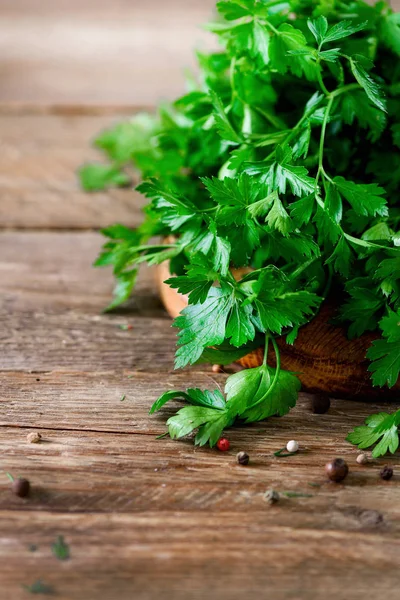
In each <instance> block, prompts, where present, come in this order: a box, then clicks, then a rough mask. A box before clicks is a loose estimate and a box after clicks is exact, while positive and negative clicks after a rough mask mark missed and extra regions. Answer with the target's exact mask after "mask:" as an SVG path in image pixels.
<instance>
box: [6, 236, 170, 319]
mask: <svg viewBox="0 0 400 600" xmlns="http://www.w3.org/2000/svg"><path fill="white" fill-rule="evenodd" d="M104 241H105V238H104V237H103V236H101V235H100V234H99V233H95V232H84V233H82V232H64V233H60V232H42V231H41V232H27V231H24V232H20V231H18V232H9V231H3V232H0V282H1V290H0V299H1V305H2V306H3V308H5V307H7V306H8V307H12V310H13V312H15V311H17V310H21V311H22V312H23V311H26V310H44V309H49V310H50V312H53V313H54V312H57V311H60V310H64V311H65V310H67V311H70V310H84V311H87V312H89V313H90V314H91V315H93V316H96V315H100V312H101V311H102V309H103V308H105V307H106V306H107V305H108V304H109V302H110V301H111V298H112V289H113V285H114V282H113V277H112V273H111V269H95V268H93V266H92V264H93V261H94V260H95V258H96V257H97V255H98V253H99V250H100V248H101V245H102V244H103V242H104ZM131 308H132V316H137V315H138V314H142V315H149V314H150V315H152V316H157V317H161V318H162V317H163V316H165V312H164V310H163V309H162V307H161V304H160V301H159V299H158V295H157V292H156V284H155V281H154V272H153V270H152V269H147V268H143V269H142V270H141V273H140V275H139V279H138V282H137V286H136V289H135V293H134V299H133V300H132V303H131ZM127 316H128V315H127ZM99 318H100V320H101V319H105V321H107V320H108V317H99Z"/></svg>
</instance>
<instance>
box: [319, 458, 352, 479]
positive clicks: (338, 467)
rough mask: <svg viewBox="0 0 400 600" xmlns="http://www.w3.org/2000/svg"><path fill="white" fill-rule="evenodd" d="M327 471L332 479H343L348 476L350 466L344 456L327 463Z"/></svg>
mask: <svg viewBox="0 0 400 600" xmlns="http://www.w3.org/2000/svg"><path fill="white" fill-rule="evenodd" d="M325 471H326V474H327V475H328V477H329V479H330V480H331V481H336V482H339V481H343V479H345V478H346V477H347V474H348V472H349V467H348V466H347V463H346V461H344V460H343V458H335V459H334V460H332V461H331V462H328V463H327V464H326V465H325Z"/></svg>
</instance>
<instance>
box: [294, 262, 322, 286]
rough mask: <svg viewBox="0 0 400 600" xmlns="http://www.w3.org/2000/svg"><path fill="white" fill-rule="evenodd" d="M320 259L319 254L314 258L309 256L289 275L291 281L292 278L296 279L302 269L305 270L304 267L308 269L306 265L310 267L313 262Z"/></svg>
mask: <svg viewBox="0 0 400 600" xmlns="http://www.w3.org/2000/svg"><path fill="white" fill-rule="evenodd" d="M320 259H321V257H320V256H315V257H314V258H310V259H309V260H307V261H306V262H305V263H303V264H302V265H300V266H299V267H298V268H297V269H295V270H294V271H293V273H292V274H291V275H290V279H291V281H293V280H294V279H297V278H298V277H299V276H300V275H301V274H302V273H303V271H305V270H306V269H308V267H311V265H313V264H314V263H315V262H317V261H318V260H320Z"/></svg>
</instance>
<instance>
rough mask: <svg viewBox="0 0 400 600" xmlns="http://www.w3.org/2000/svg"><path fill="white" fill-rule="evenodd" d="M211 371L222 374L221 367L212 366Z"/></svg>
mask: <svg viewBox="0 0 400 600" xmlns="http://www.w3.org/2000/svg"><path fill="white" fill-rule="evenodd" d="M211 371H212V372H213V373H222V371H223V369H222V365H213V366H212V367H211Z"/></svg>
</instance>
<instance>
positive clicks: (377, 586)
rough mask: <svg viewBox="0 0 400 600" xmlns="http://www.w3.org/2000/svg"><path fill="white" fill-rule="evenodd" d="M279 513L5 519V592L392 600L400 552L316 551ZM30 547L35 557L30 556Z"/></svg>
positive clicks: (366, 535) (377, 541)
mask: <svg viewBox="0 0 400 600" xmlns="http://www.w3.org/2000/svg"><path fill="white" fill-rule="evenodd" d="M280 510H283V508H282V509H276V508H273V509H271V510H269V509H267V510H263V511H261V512H260V513H256V514H251V513H250V512H248V511H246V510H245V511H244V512H243V513H241V514H235V515H234V519H233V517H232V514H229V513H225V514H224V513H222V514H219V515H206V514H204V513H203V514H199V513H193V514H187V513H180V512H176V513H175V514H167V515H165V514H163V513H160V512H156V513H154V512H152V511H148V512H147V513H146V514H140V515H137V516H136V515H135V516H127V515H123V514H114V515H99V514H89V515H88V514H86V515H67V514H64V515H49V514H48V512H47V511H46V512H37V513H33V514H32V513H30V514H21V513H19V514H18V513H15V512H13V511H2V512H1V513H0V519H1V523H2V528H1V534H0V539H1V541H2V542H3V543H2V544H0V548H1V551H0V556H1V557H2V558H3V560H2V565H3V566H2V577H1V579H2V583H3V585H4V586H5V588H3V589H7V590H10V592H11V593H12V598H13V600H22V599H24V598H26V597H27V595H26V592H23V591H22V589H21V583H26V582H31V581H32V580H35V579H36V578H37V577H38V576H40V577H42V578H43V580H45V581H46V582H48V583H49V584H51V585H53V587H54V591H55V593H56V594H57V595H56V597H57V598H61V599H62V600H87V599H88V598H95V597H96V598H101V599H102V600H115V599H116V598H119V599H120V600H131V598H133V597H134V598H139V599H140V600H149V599H151V600H161V599H165V598H167V599H168V600H169V599H172V598H174V599H178V600H183V599H185V598H188V597H190V598H195V599H196V600H202V599H203V598H204V597H205V595H207V597H208V598H210V599H211V600H216V599H217V598H230V599H233V600H241V599H243V598H248V597H249V591H250V590H251V592H252V593H255V594H257V595H258V596H259V597H260V598H268V597H270V596H271V595H273V597H274V598H276V599H277V600H282V599H285V600H286V599H296V598H307V599H308V600H317V599H320V598H321V597H324V598H327V599H329V600H331V599H332V600H333V599H335V600H342V599H343V600H344V599H346V600H359V599H361V598H374V597H377V596H378V597H380V596H381V595H382V596H384V597H385V598H387V600H395V599H397V597H398V593H397V589H396V588H397V586H398V581H399V579H398V559H397V554H398V549H399V546H398V543H397V541H396V540H394V539H393V538H392V537H390V535H387V534H386V533H385V532H382V531H379V530H378V531H358V530H357V529H356V530H354V531H352V532H350V533H348V532H346V533H343V532H340V531H337V530H333V531H329V530H327V531H324V543H323V544H322V545H321V538H320V535H319V534H318V533H317V534H316V532H315V531H313V530H312V529H311V530H310V529H308V528H305V529H297V530H294V529H292V528H288V527H285V526H283V527H282V526H279V525H273V524H270V521H271V517H272V516H273V515H276V514H277V512H279V511H280ZM16 531H18V537H16V535H15V532H16ZM60 533H61V534H64V535H65V537H66V539H67V541H68V542H69V544H70V546H71V559H70V560H69V561H66V562H64V563H60V562H57V561H56V560H55V559H54V558H53V557H52V556H51V554H50V550H49V546H50V545H51V543H52V542H53V541H54V539H55V537H56V536H57V535H58V534H60ZM4 542H5V543H4ZM28 544H37V545H38V550H37V551H36V552H34V553H29V551H28V549H27V546H28ZM299 547H302V548H303V552H302V554H301V556H300V555H299V554H298V551H297V550H298V548H299ZM221 548H223V552H221ZM5 559H6V560H5ZM349 564H351V568H349ZM4 565H7V566H6V567H5V566H4ZM300 573H301V575H300V576H299V574H300Z"/></svg>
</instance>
